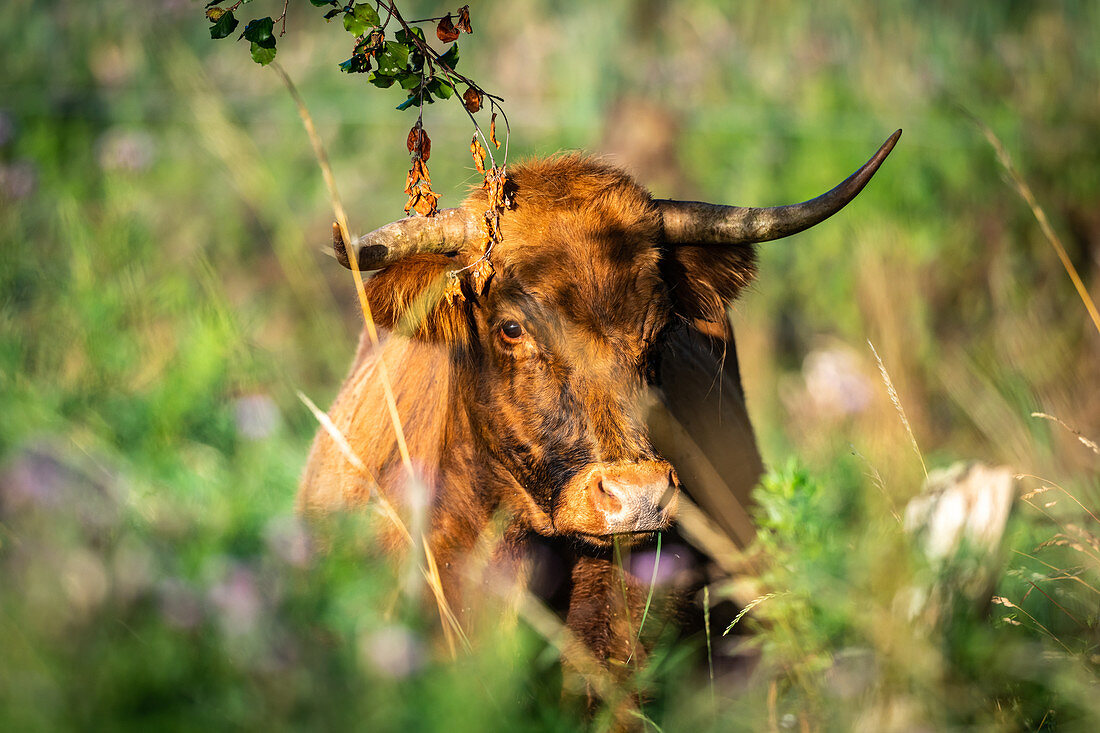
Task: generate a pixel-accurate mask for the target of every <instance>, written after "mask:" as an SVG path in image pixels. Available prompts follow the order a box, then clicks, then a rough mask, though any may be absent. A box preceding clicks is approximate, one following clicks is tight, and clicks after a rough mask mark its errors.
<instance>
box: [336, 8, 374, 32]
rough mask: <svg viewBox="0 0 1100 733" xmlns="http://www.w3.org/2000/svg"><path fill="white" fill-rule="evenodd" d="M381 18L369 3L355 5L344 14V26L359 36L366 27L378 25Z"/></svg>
mask: <svg viewBox="0 0 1100 733" xmlns="http://www.w3.org/2000/svg"><path fill="white" fill-rule="evenodd" d="M380 22H381V20H380V19H379V18H378V13H376V12H375V11H374V8H372V7H371V6H370V5H356V6H355V7H354V8H353V9H352V11H351V12H350V13H346V14H345V15H344V28H345V30H347V31H348V32H349V33H354V34H355V35H357V36H361V35H363V34H364V33H366V32H367V29H369V28H373V27H374V26H376V25H378V24H379V23H380Z"/></svg>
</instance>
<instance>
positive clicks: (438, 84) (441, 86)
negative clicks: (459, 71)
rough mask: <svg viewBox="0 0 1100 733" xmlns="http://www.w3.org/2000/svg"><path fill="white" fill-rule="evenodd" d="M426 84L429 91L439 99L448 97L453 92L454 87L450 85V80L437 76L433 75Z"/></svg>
mask: <svg viewBox="0 0 1100 733" xmlns="http://www.w3.org/2000/svg"><path fill="white" fill-rule="evenodd" d="M426 86H427V87H428V91H429V92H431V93H432V94H434V95H435V96H437V97H439V98H440V99H450V98H451V95H452V94H454V93H455V88H454V87H453V86H451V84H450V82H448V81H447V80H446V79H441V78H440V77H438V76H433V77H432V78H431V79H430V80H429V81H428V83H427V85H426Z"/></svg>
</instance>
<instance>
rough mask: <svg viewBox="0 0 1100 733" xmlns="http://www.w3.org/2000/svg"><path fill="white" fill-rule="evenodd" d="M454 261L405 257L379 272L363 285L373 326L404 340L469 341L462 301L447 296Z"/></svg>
mask: <svg viewBox="0 0 1100 733" xmlns="http://www.w3.org/2000/svg"><path fill="white" fill-rule="evenodd" d="M453 269H455V261H454V259H452V258H450V257H447V256H446V255H437V254H420V255H412V256H410V257H406V258H405V259H403V260H401V261H399V262H395V263H394V264H392V265H389V266H388V267H386V268H384V269H382V270H380V271H379V272H378V273H377V274H376V275H374V277H372V278H371V279H370V280H368V281H367V283H366V292H367V302H368V303H370V307H371V312H372V315H373V316H374V322H375V323H376V324H377V325H379V326H381V327H383V328H386V329H389V330H391V331H396V332H398V333H401V334H403V335H406V336H415V337H417V338H424V339H428V340H431V341H445V342H447V343H452V344H457V343H461V342H464V341H465V340H466V339H467V338H468V334H469V323H470V313H469V307H468V305H467V303H466V302H465V301H462V300H458V301H455V300H452V299H451V298H449V297H448V296H447V295H446V289H447V282H448V273H449V272H450V271H451V270H453Z"/></svg>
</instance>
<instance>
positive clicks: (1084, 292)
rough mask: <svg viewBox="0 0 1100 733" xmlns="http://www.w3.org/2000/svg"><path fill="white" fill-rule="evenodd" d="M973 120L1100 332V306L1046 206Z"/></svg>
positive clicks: (992, 135) (1004, 152)
mask: <svg viewBox="0 0 1100 733" xmlns="http://www.w3.org/2000/svg"><path fill="white" fill-rule="evenodd" d="M971 119H972V120H973V121H974V124H975V125H977V126H978V129H980V130H981V131H982V134H983V135H985V139H986V140H988V141H989V144H990V145H991V146H993V151H994V152H995V153H996V154H997V162H999V163H1000V164H1001V167H1003V168H1004V169H1005V171H1006V172H1007V173H1008V176H1009V178H1010V179H1011V180H1012V185H1013V187H1014V188H1015V189H1016V193H1018V194H1020V198H1022V199H1023V200H1024V201H1025V202H1027V205H1028V207H1030V208H1031V214H1032V216H1034V217H1035V220H1036V221H1037V222H1039V228H1040V229H1042V230H1043V236H1045V237H1046V239H1047V241H1048V242H1050V246H1051V247H1053V248H1054V251H1055V252H1056V253H1057V255H1058V259H1059V260H1061V261H1062V267H1064V268H1065V270H1066V274H1067V275H1069V279H1070V280H1071V281H1072V282H1073V287H1074V288H1076V289H1077V295H1078V296H1079V297H1080V298H1081V302H1082V303H1084V305H1085V310H1087V311H1088V313H1089V317H1091V318H1092V323H1093V325H1094V326H1096V331H1097V333H1100V312H1097V310H1096V304H1095V303H1094V302H1093V301H1092V296H1091V295H1089V291H1088V289H1087V288H1085V284H1084V283H1083V282H1082V281H1081V276H1080V275H1078V274H1077V268H1076V267H1074V266H1073V262H1071V261H1070V259H1069V255H1068V254H1066V248H1065V247H1063V246H1062V240H1061V239H1059V238H1058V235H1057V234H1056V233H1055V232H1054V228H1053V227H1051V225H1050V222H1049V221H1048V220H1047V215H1046V212H1045V211H1043V207H1041V206H1039V203H1038V202H1037V201H1036V200H1035V195H1034V194H1033V193H1032V192H1031V187H1030V186H1028V185H1027V181H1025V180H1024V178H1023V176H1021V175H1020V173H1019V171H1017V170H1016V166H1015V165H1013V164H1012V158H1011V157H1010V156H1009V154H1008V150H1006V149H1005V146H1004V143H1002V142H1001V139H1000V138H999V137H997V134H996V133H994V132H993V130H991V129H990V128H989V126H988V125H986V124H985V123H984V122H982V121H981V120H979V119H978V118H977V117H974V116H973V115H971Z"/></svg>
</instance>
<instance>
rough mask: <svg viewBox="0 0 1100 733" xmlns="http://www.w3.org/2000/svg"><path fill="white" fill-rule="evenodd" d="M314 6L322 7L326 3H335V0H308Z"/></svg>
mask: <svg viewBox="0 0 1100 733" xmlns="http://www.w3.org/2000/svg"><path fill="white" fill-rule="evenodd" d="M309 1H310V3H312V4H313V7H315V8H323V7H325V6H326V5H335V4H336V0H309Z"/></svg>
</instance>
